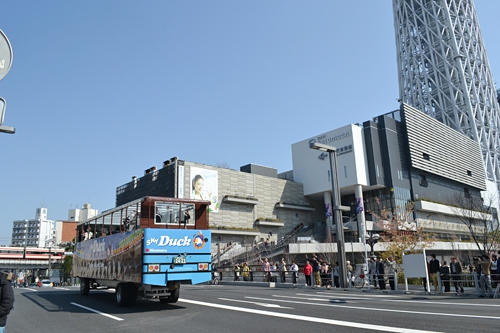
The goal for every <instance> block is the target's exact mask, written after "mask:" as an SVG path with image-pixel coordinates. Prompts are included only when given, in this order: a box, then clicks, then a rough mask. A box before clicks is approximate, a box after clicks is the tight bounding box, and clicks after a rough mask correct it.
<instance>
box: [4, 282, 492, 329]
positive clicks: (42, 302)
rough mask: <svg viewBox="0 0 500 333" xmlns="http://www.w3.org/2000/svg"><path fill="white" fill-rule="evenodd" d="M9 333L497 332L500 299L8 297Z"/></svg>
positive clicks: (201, 294)
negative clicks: (124, 301)
mask: <svg viewBox="0 0 500 333" xmlns="http://www.w3.org/2000/svg"><path fill="white" fill-rule="evenodd" d="M14 291H15V296H16V301H15V304H14V306H15V308H14V310H13V311H12V312H11V314H10V315H9V317H8V321H7V332H8V333H21V332H22V333H26V332H30V333H38V332H40V333H43V332H50V333H54V332H68V333H78V332H145V333H146V332H147V333H149V332H157V331H159V332H217V333H235V332H257V333H261V332H266V333H268V332H301V333H302V332H326V331H332V330H333V331H335V332H367V331H375V332H499V331H500V329H499V328H498V327H499V326H500V315H499V314H500V299H498V298H497V299H490V298H486V299H483V298H481V299H479V298H472V297H470V296H469V297H461V296H456V295H454V294H449V295H405V294H387V293H380V292H379V293H363V292H359V291H338V290H325V289H306V288H296V289H292V288H269V287H259V286H241V285H218V286H212V285H197V286H183V287H182V289H181V296H180V297H181V298H180V299H179V302H177V303H176V304H160V303H159V302H158V301H157V300H138V302H137V304H136V305H134V306H132V307H126V308H120V307H118V306H116V305H115V295H114V290H112V289H109V290H105V289H100V290H92V291H91V292H90V295H88V296H82V295H80V293H79V289H78V288H77V287H64V288H36V289H24V288H18V289H14Z"/></svg>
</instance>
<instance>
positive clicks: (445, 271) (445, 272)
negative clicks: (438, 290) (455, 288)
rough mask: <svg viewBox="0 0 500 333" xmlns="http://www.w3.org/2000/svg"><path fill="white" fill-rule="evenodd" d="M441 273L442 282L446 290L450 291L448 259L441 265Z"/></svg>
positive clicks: (446, 291)
mask: <svg viewBox="0 0 500 333" xmlns="http://www.w3.org/2000/svg"><path fill="white" fill-rule="evenodd" d="M439 274H440V276H441V282H442V283H443V286H444V292H445V293H449V292H450V267H448V265H447V264H446V260H443V262H442V263H441V267H439Z"/></svg>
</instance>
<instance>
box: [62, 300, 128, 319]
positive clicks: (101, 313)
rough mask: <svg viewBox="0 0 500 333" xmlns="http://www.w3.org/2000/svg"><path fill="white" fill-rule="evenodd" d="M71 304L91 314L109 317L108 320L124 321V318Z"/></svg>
mask: <svg viewBox="0 0 500 333" xmlns="http://www.w3.org/2000/svg"><path fill="white" fill-rule="evenodd" d="M70 304H72V305H74V306H78V307H80V308H82V309H85V310H88V311H91V312H94V313H97V314H100V315H101V316H104V317H108V318H111V319H114V320H117V321H122V320H123V319H122V318H119V317H115V316H112V315H110V314H107V313H104V312H101V311H98V310H95V309H92V308H89V307H86V306H84V305H81V304H78V303H74V302H70Z"/></svg>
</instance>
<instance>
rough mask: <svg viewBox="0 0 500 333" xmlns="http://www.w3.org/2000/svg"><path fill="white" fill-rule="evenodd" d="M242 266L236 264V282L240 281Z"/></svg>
mask: <svg viewBox="0 0 500 333" xmlns="http://www.w3.org/2000/svg"><path fill="white" fill-rule="evenodd" d="M240 270H241V269H240V265H238V264H236V265H234V281H239V280H240Z"/></svg>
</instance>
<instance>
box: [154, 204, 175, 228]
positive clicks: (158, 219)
mask: <svg viewBox="0 0 500 333" xmlns="http://www.w3.org/2000/svg"><path fill="white" fill-rule="evenodd" d="M155 209H156V216H155V224H179V211H180V204H178V203H174V202H155Z"/></svg>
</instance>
